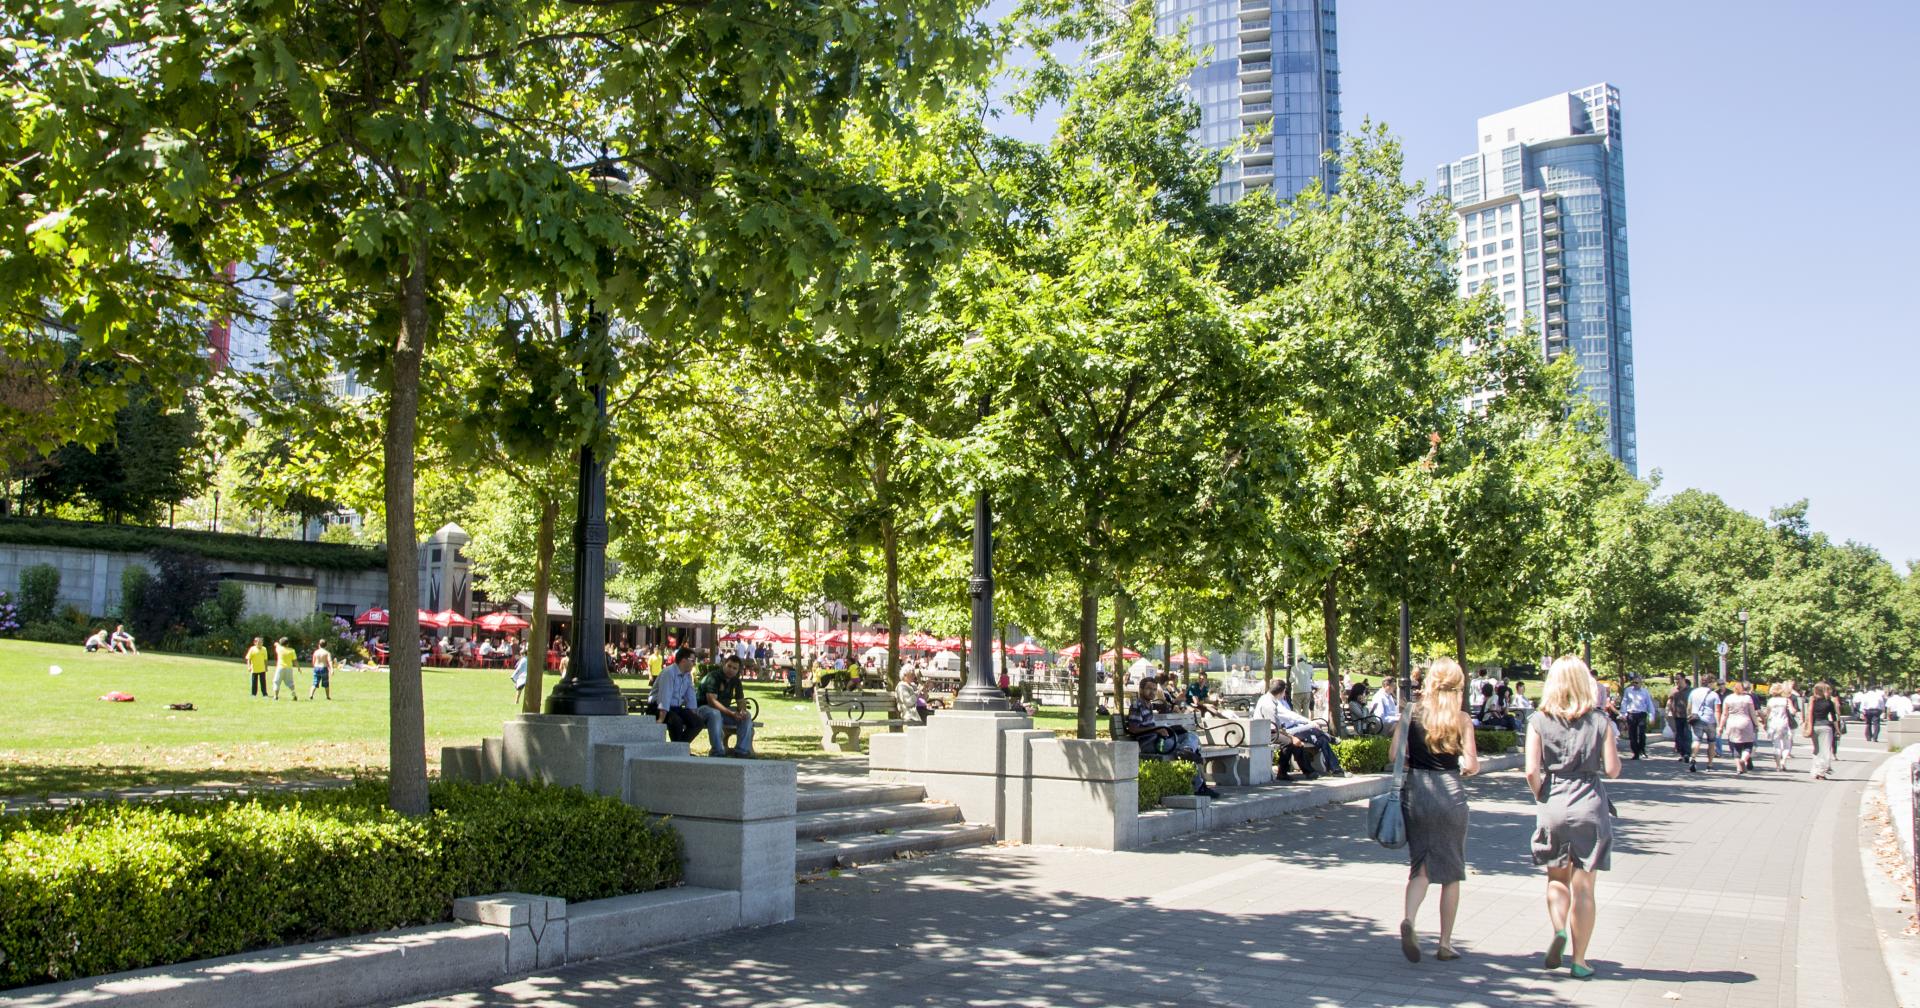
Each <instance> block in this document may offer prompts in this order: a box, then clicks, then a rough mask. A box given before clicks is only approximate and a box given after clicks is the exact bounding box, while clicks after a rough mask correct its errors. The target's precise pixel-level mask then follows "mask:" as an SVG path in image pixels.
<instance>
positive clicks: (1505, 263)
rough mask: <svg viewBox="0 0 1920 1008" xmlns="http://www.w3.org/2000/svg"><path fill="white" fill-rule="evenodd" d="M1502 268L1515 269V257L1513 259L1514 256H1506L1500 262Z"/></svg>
mask: <svg viewBox="0 0 1920 1008" xmlns="http://www.w3.org/2000/svg"><path fill="white" fill-rule="evenodd" d="M1500 268H1501V269H1512V268H1513V257H1512V256H1505V257H1503V258H1502V259H1501V260H1500Z"/></svg>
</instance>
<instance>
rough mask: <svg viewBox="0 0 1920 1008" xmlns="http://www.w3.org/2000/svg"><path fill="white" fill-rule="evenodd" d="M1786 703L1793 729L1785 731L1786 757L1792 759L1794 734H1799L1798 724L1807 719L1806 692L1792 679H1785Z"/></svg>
mask: <svg viewBox="0 0 1920 1008" xmlns="http://www.w3.org/2000/svg"><path fill="white" fill-rule="evenodd" d="M1787 704H1788V711H1789V712H1790V713H1791V714H1792V715H1793V716H1792V719H1791V720H1792V723H1793V730H1792V731H1790V732H1788V733H1787V758H1788V759H1792V758H1793V739H1794V736H1796V735H1798V734H1800V726H1801V724H1803V723H1805V721H1806V720H1807V697H1806V694H1804V693H1802V692H1800V690H1799V688H1798V687H1797V686H1795V685H1794V681H1793V680H1792V679H1789V680H1787Z"/></svg>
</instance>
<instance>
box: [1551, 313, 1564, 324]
mask: <svg viewBox="0 0 1920 1008" xmlns="http://www.w3.org/2000/svg"><path fill="white" fill-rule="evenodd" d="M1547 324H1548V325H1550V326H1558V325H1566V324H1567V317H1566V316H1565V315H1563V314H1561V313H1559V312H1551V313H1549V314H1548V315H1547Z"/></svg>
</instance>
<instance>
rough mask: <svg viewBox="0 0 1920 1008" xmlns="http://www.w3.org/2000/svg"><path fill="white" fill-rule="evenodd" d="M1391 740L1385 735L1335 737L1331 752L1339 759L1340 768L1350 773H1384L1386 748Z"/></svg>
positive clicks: (1390, 743) (1385, 768)
mask: <svg viewBox="0 0 1920 1008" xmlns="http://www.w3.org/2000/svg"><path fill="white" fill-rule="evenodd" d="M1392 743H1393V740H1392V739H1390V738H1388V737H1387V736H1385V735H1364V736H1361V737H1360V738H1345V739H1335V740H1334V742H1333V754H1334V756H1336V757H1338V758H1339V760H1340V769H1342V770H1345V771H1346V772H1348V773H1351V774H1376V773H1385V772H1386V770H1387V750H1388V748H1389V747H1390V746H1391V745H1392Z"/></svg>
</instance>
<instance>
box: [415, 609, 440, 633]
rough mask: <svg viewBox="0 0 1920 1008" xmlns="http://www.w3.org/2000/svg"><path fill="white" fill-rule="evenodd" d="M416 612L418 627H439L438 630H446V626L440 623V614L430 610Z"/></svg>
mask: <svg viewBox="0 0 1920 1008" xmlns="http://www.w3.org/2000/svg"><path fill="white" fill-rule="evenodd" d="M417 611H418V612H419V613H420V625H421V626H425V627H439V628H440V629H442V630H445V629H446V628H447V624H445V623H442V622H440V614H439V613H437V612H433V611H431V610H428V609H420V610H417Z"/></svg>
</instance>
